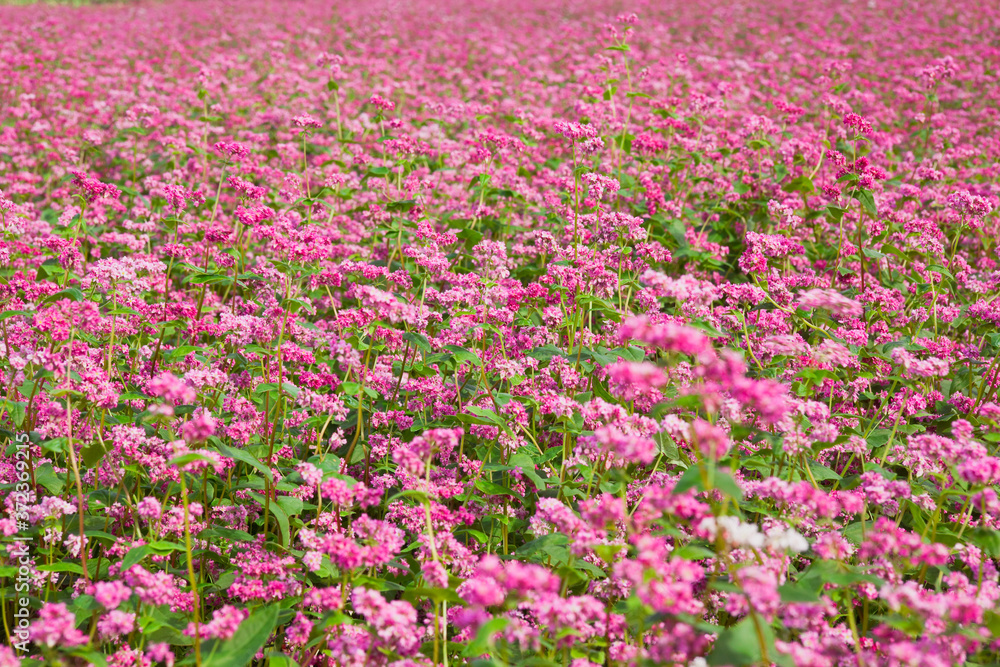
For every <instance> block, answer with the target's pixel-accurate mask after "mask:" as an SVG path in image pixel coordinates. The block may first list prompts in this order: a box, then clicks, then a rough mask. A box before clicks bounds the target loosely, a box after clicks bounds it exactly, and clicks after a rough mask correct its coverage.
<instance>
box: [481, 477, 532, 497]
mask: <svg viewBox="0 0 1000 667" xmlns="http://www.w3.org/2000/svg"><path fill="white" fill-rule="evenodd" d="M476 488H477V489H479V490H480V491H482V492H483V493H485V494H486V495H488V496H512V497H514V498H521V496H520V495H518V494H517V493H514V492H513V491H511V490H510V489H508V488H507V487H506V486H500V485H499V484H497V483H496V482H491V481H489V480H488V479H483V478H482V477H480V478H479V479H477V480H476Z"/></svg>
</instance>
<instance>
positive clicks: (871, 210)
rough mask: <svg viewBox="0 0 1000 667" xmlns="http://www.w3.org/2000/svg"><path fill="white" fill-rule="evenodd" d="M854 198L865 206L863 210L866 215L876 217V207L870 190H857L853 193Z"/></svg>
mask: <svg viewBox="0 0 1000 667" xmlns="http://www.w3.org/2000/svg"><path fill="white" fill-rule="evenodd" d="M854 198H855V199H857V200H858V201H859V202H861V205H862V206H864V207H865V211H867V212H868V215H870V216H872V217H873V218H875V217H878V209H877V208H875V198H874V197H872V192H871V190H857V191H855V193H854Z"/></svg>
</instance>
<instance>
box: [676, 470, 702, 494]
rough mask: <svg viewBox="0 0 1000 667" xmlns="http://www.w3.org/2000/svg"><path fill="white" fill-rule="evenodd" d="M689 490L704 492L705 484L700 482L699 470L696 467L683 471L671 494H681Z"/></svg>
mask: <svg viewBox="0 0 1000 667" xmlns="http://www.w3.org/2000/svg"><path fill="white" fill-rule="evenodd" d="M690 489H694V490H695V491H704V490H705V484H704V483H703V482H702V480H701V470H700V469H699V468H698V466H696V465H695V466H691V467H690V468H688V469H687V470H685V471H684V474H683V475H681V478H680V479H679V480H677V484H675V485H674V490H673V493H674V494H681V493H684V492H685V491H689V490H690Z"/></svg>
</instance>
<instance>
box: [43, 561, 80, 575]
mask: <svg viewBox="0 0 1000 667" xmlns="http://www.w3.org/2000/svg"><path fill="white" fill-rule="evenodd" d="M38 571H39V572H72V573H73V574H83V567H82V566H80V565H79V564H77V563H49V564H47V565H39V566H38Z"/></svg>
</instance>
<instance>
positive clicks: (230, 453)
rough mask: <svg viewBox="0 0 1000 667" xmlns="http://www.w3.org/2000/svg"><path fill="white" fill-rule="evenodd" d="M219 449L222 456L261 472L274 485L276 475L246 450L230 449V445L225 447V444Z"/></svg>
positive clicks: (219, 446)
mask: <svg viewBox="0 0 1000 667" xmlns="http://www.w3.org/2000/svg"><path fill="white" fill-rule="evenodd" d="M218 448H219V452H220V453H222V455H223V456H225V457H226V458H230V459H233V460H235V461H242V462H243V463H246V464H247V465H248V466H250V467H251V468H254V469H256V470H258V471H260V473H261V474H262V475H264V477H266V478H267V481H269V482H271V484H274V473H272V472H271V469H270V468H268V467H267V466H266V465H264V464H263V463H261V462H260V460H258V459H257V457H256V456H254V455H253V454H251V453H250V452H248V451H246V450H244V449H236V448H235V447H230V446H229V445H223V444H219V445H218Z"/></svg>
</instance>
